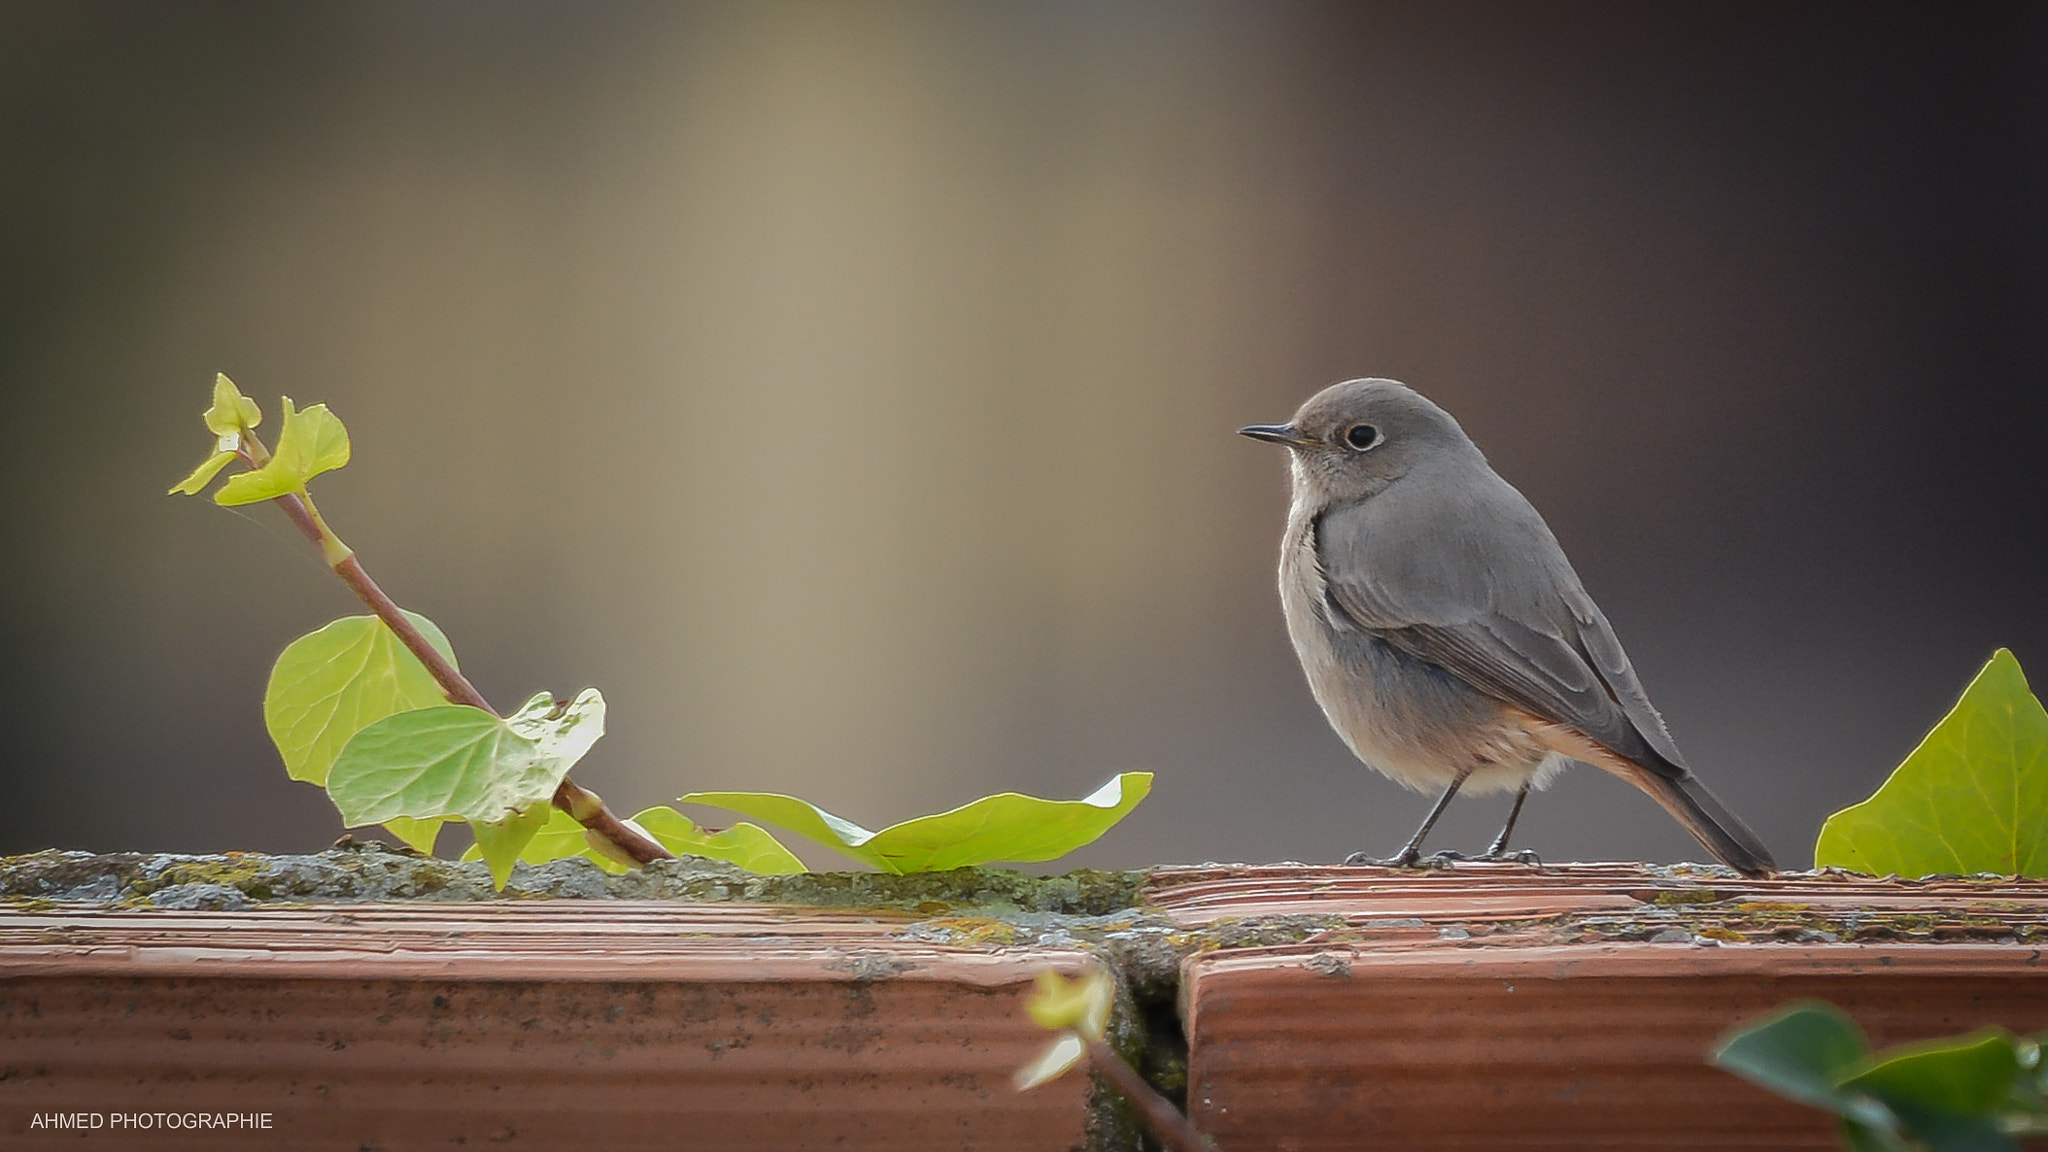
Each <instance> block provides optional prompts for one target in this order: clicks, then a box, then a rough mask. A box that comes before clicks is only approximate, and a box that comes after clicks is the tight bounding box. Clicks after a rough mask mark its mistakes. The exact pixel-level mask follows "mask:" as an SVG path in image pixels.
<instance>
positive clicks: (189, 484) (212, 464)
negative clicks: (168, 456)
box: [164, 451, 235, 496]
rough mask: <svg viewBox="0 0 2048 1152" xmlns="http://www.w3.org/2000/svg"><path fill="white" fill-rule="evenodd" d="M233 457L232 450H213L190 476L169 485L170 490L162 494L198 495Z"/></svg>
mask: <svg viewBox="0 0 2048 1152" xmlns="http://www.w3.org/2000/svg"><path fill="white" fill-rule="evenodd" d="M234 458H235V454H234V453H233V452H232V451H229V452H215V453H214V454H213V455H211V456H208V457H207V458H206V463H204V464H201V465H200V466H199V467H197V468H194V469H193V470H192V474H191V475H190V476H187V477H185V478H184V479H183V480H180V481H178V482H177V483H176V484H173V485H171V490H170V491H169V492H166V493H164V495H166V496H197V495H199V493H200V492H201V491H203V490H204V489H205V488H206V486H207V485H208V484H211V483H213V478H214V477H215V476H218V475H220V470H221V469H223V468H225V467H227V466H228V462H229V461H230V460H233V459H234Z"/></svg>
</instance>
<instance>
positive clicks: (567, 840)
mask: <svg viewBox="0 0 2048 1152" xmlns="http://www.w3.org/2000/svg"><path fill="white" fill-rule="evenodd" d="M632 822H633V823H635V824H638V825H639V826H640V830H641V831H643V832H645V833H647V834H648V835H649V836H652V837H654V838H655V839H656V840H658V841H660V842H661V845H662V847H664V848H667V849H668V850H669V851H671V852H674V853H675V854H676V855H678V856H684V855H689V856H709V857H710V858H712V859H714V860H724V861H726V862H728V863H731V864H737V865H739V866H740V867H742V868H745V869H746V870H747V871H749V872H757V873H760V874H762V875H764V876H780V875H786V874H788V873H792V872H801V871H803V870H804V865H803V861H801V860H798V859H797V858H796V857H795V856H793V855H791V854H790V851H789V849H787V848H784V847H783V846H782V845H781V844H779V843H777V842H776V839H775V837H773V836H771V835H769V834H768V831H767V830H766V829H764V828H761V827H760V826H758V825H755V824H737V825H734V826H733V827H731V828H727V829H726V830H725V831H723V832H719V833H717V834H715V835H713V834H711V833H707V832H705V831H704V830H703V829H702V828H699V827H697V826H696V825H695V824H693V823H691V822H690V818H689V817H687V816H685V815H683V814H682V813H681V812H678V811H676V810H675V809H673V808H667V807H660V808H649V809H647V810H646V811H644V812H641V813H639V814H638V815H636V816H634V817H633V819H632ZM570 856H581V857H583V858H584V859H586V860H589V861H591V862H592V863H594V864H596V865H597V866H598V867H599V868H602V869H604V870H605V871H607V872H610V873H612V874H613V875H617V874H619V873H621V872H626V871H629V870H630V869H629V868H628V866H627V865H625V864H621V863H620V862H618V861H616V860H613V859H612V858H611V857H609V856H606V855H605V854H604V853H602V852H600V851H598V850H596V849H595V848H592V847H591V846H590V840H589V838H588V837H587V836H586V835H585V834H584V829H583V825H581V824H578V823H577V822H576V820H575V818H574V817H571V816H570V815H569V814H568V813H567V812H564V811H562V810H561V809H559V808H554V807H553V806H552V805H551V806H550V814H549V816H548V821H547V824H546V826H545V827H542V828H541V829H540V830H539V832H538V833H537V834H536V835H535V836H534V837H533V839H532V840H531V841H529V842H528V843H527V845H526V846H525V847H524V848H522V849H521V850H520V851H519V853H518V858H519V859H521V860H524V861H526V862H527V863H528V864H545V863H547V862H548V861H550V860H561V859H564V858H566V857H570ZM462 858H463V859H464V860H477V859H481V858H482V853H481V852H479V851H478V850H477V849H476V848H474V847H472V848H471V849H470V850H469V851H468V852H467V853H465V854H464V855H463V857H462ZM499 884H500V887H502V886H503V881H500V882H499Z"/></svg>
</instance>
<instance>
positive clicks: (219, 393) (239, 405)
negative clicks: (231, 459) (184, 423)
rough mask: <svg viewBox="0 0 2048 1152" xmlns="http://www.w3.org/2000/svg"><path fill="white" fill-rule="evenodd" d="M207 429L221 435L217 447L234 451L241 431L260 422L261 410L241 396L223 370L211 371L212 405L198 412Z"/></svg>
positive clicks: (239, 445)
mask: <svg viewBox="0 0 2048 1152" xmlns="http://www.w3.org/2000/svg"><path fill="white" fill-rule="evenodd" d="M200 419H202V420H204V421H206V430H207V431H208V432H211V433H213V434H214V435H215V436H217V437H219V438H220V449H221V451H223V452H233V451H234V450H235V449H236V448H239V447H241V436H242V433H244V432H247V431H248V430H249V429H251V428H254V427H256V426H257V425H259V424H261V423H263V409H261V408H258V407H257V406H256V402H255V401H254V400H251V399H249V398H248V397H247V396H244V395H242V390H241V389H240V388H237V387H235V382H234V381H233V380H230V379H228V374H227V373H225V372H216V373H214V374H213V406H212V407H211V408H208V409H207V410H206V411H205V412H203V413H201V414H200Z"/></svg>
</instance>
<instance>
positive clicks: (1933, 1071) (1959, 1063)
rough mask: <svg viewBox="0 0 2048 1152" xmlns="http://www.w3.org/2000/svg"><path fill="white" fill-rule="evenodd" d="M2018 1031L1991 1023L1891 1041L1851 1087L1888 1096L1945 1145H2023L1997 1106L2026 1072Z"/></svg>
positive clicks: (1952, 1148) (1916, 1128) (1999, 1151)
mask: <svg viewBox="0 0 2048 1152" xmlns="http://www.w3.org/2000/svg"><path fill="white" fill-rule="evenodd" d="M2014 1045H2015V1041H2014V1038H2013V1035H2012V1033H2010V1032H2007V1031H2005V1030H2004V1029H2002V1028H1986V1029H1984V1030H1982V1031H1979V1032H1974V1033H1972V1034H1970V1035H1968V1036H1963V1037H1957V1038H1950V1039H1943V1040H1934V1041H1929V1042H1927V1043H1924V1044H1911V1045H1904V1046H1901V1047H1898V1048H1889V1049H1886V1050H1885V1051H1884V1052H1881V1053H1879V1054H1878V1055H1877V1057H1876V1062H1875V1063H1874V1064H1873V1066H1872V1067H1870V1068H1868V1069H1867V1070H1865V1071H1863V1072H1860V1073H1858V1074H1857V1075H1855V1076H1852V1077H1850V1078H1848V1079H1846V1080H1844V1081H1842V1087H1843V1088H1844V1089H1846V1090H1852V1091H1860V1092H1865V1093H1868V1094H1869V1095H1871V1096H1874V1097H1876V1098H1877V1099H1879V1100H1882V1101H1883V1102H1884V1104H1885V1106H1886V1107H1888V1108H1890V1109H1891V1111H1892V1113H1893V1114H1894V1115H1896V1116H1898V1118H1899V1119H1900V1120H1902V1121H1904V1122H1905V1125H1906V1127H1907V1128H1908V1129H1909V1130H1910V1131H1911V1132H1912V1133H1913V1134H1914V1135H1915V1136H1918V1137H1920V1138H1921V1139H1922V1140H1925V1141H1927V1143H1928V1144H1929V1145H1931V1146H1932V1147H1934V1148H1935V1149H1937V1150H1939V1152H1967V1150H1972V1149H1982V1150H1984V1152H2005V1150H2008V1149H2011V1150H2017V1149H2018V1147H2019V1145H2017V1144H2015V1143H2014V1142H2013V1141H2012V1139H2011V1138H2010V1137H2008V1136H2006V1135H2005V1134H2004V1133H2003V1132H2001V1131H2000V1130H1999V1126H1998V1120H1997V1114H1998V1113H1999V1112H2000V1111H2002V1110H2003V1109H2004V1106H2005V1105H2006V1103H2007V1101H2008V1100H2009V1099H2010V1097H2011V1093H2012V1088H2013V1082H2014V1081H2015V1080H2016V1079H2017V1078H2018V1076H2019V1073H2020V1059H2019V1054H2018V1052H2017V1051H2016V1049H2015V1046H2014Z"/></svg>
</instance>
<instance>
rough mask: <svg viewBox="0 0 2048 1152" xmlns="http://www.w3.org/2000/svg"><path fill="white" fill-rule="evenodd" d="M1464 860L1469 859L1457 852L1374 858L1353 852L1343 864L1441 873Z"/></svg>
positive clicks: (1410, 853)
mask: <svg viewBox="0 0 2048 1152" xmlns="http://www.w3.org/2000/svg"><path fill="white" fill-rule="evenodd" d="M1466 859H1469V857H1467V856H1465V855H1463V854H1462V853H1458V852H1432V853H1430V854H1429V855H1427V856H1424V855H1422V854H1421V853H1419V852H1416V851H1413V850H1409V851H1404V852H1401V853H1400V854H1398V855H1394V856H1374V855H1372V854H1371V853H1369V852H1353V853H1352V854H1351V855H1349V856H1346V857H1345V858H1344V863H1345V864H1346V865H1347V866H1351V867H1357V866H1359V865H1365V866H1367V867H1372V868H1415V869H1419V870H1422V871H1442V870H1444V869H1447V868H1449V867H1450V866H1451V864H1452V862H1453V861H1457V860H1466Z"/></svg>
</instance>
